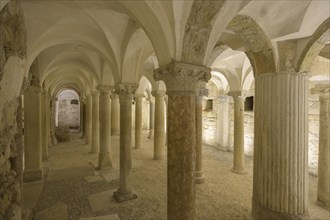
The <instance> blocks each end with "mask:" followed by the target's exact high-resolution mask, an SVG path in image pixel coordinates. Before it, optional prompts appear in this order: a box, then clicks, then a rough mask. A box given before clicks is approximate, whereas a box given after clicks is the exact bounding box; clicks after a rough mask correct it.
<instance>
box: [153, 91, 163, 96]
mask: <svg viewBox="0 0 330 220" xmlns="http://www.w3.org/2000/svg"><path fill="white" fill-rule="evenodd" d="M151 95H153V96H157V95H158V96H165V95H166V91H161V90H154V91H151Z"/></svg>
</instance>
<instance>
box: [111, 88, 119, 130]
mask: <svg viewBox="0 0 330 220" xmlns="http://www.w3.org/2000/svg"><path fill="white" fill-rule="evenodd" d="M119 118H120V112H119V99H118V95H116V94H112V95H111V135H119Z"/></svg>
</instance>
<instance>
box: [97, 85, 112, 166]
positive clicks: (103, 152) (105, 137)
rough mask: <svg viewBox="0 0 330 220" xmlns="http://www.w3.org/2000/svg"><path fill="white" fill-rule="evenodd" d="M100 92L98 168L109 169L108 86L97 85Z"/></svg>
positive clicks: (110, 163) (109, 88)
mask: <svg viewBox="0 0 330 220" xmlns="http://www.w3.org/2000/svg"><path fill="white" fill-rule="evenodd" d="M97 89H98V90H99V91H100V92H101V93H100V154H99V165H98V168H99V169H101V170H104V169H111V168H112V161H111V150H110V149H111V120H110V117H111V114H110V110H111V105H110V92H111V89H112V87H110V86H98V87H97Z"/></svg>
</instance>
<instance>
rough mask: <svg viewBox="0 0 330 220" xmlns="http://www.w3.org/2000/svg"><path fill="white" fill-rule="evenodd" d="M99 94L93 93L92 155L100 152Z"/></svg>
mask: <svg viewBox="0 0 330 220" xmlns="http://www.w3.org/2000/svg"><path fill="white" fill-rule="evenodd" d="M99 97H100V93H99V92H93V101H92V102H93V110H92V150H91V153H96V154H98V153H99V151H100V121H99V120H100V119H99V113H100V112H99V100H100V99H99Z"/></svg>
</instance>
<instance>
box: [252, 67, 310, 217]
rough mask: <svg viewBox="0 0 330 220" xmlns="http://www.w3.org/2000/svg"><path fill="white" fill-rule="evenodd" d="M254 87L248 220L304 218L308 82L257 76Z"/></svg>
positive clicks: (301, 76)
mask: <svg viewBox="0 0 330 220" xmlns="http://www.w3.org/2000/svg"><path fill="white" fill-rule="evenodd" d="M255 85H256V86H255V100H256V102H255V134H254V137H255V148H254V165H253V205H252V212H253V216H254V217H255V218H256V219H301V218H304V217H305V216H306V215H307V212H308V185H307V184H308V169H307V167H308V164H307V163H308V161H307V153H308V151H307V148H308V140H307V138H308V133H307V132H308V117H307V116H308V99H307V89H308V85H307V77H306V75H304V74H296V73H275V74H262V75H258V76H257V77H256V81H255Z"/></svg>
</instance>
